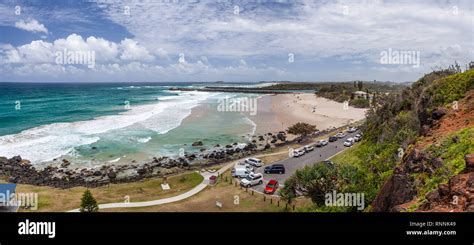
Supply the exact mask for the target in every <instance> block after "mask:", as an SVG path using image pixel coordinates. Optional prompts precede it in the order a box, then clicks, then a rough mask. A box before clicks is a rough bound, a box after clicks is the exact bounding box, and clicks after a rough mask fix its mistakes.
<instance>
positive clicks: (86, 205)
mask: <svg viewBox="0 0 474 245" xmlns="http://www.w3.org/2000/svg"><path fill="white" fill-rule="evenodd" d="M80 211H81V212H97V211H99V205H97V200H95V198H94V197H93V196H92V193H91V192H90V191H89V189H87V190H86V191H85V192H84V194H83V195H82V198H81V208H80Z"/></svg>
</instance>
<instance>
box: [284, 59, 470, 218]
mask: <svg viewBox="0 0 474 245" xmlns="http://www.w3.org/2000/svg"><path fill="white" fill-rule="evenodd" d="M470 68H472V67H470ZM356 86H357V85H356ZM340 89H342V88H340ZM473 89H474V69H468V70H465V71H461V70H460V69H459V67H458V66H456V65H454V66H450V67H448V68H446V69H440V70H437V71H433V72H431V73H429V74H426V75H425V76H423V77H422V78H420V79H419V80H418V81H417V82H415V83H414V84H413V85H412V86H411V87H409V88H406V89H404V90H403V91H401V92H400V93H397V94H381V95H380V96H377V100H376V102H375V103H373V104H372V106H371V107H370V108H369V110H368V112H367V116H366V120H365V122H364V124H363V125H362V126H361V129H362V131H363V132H364V139H363V141H362V142H360V143H359V144H357V145H355V146H353V147H352V148H351V149H348V150H347V151H345V152H343V153H341V154H339V155H337V156H335V157H333V158H332V159H331V160H332V161H333V162H334V163H335V166H328V165H327V164H315V165H314V166H313V167H307V168H305V169H302V170H299V171H297V173H296V174H295V175H294V176H292V177H291V178H289V179H288V180H287V181H286V182H285V189H284V192H283V193H284V194H286V195H287V196H288V193H290V198H291V194H292V193H303V195H305V196H309V197H311V199H312V200H313V202H314V204H315V207H313V208H312V209H311V210H313V211H314V210H316V211H328V208H327V207H323V206H322V205H321V204H322V203H321V199H320V197H321V194H322V192H324V191H328V190H331V189H335V190H337V191H338V192H362V193H364V194H365V201H366V203H368V204H371V205H366V209H365V210H366V211H369V210H374V211H400V210H414V209H413V208H412V209H407V208H406V207H404V206H402V204H404V203H408V202H410V201H413V200H415V201H414V202H415V204H414V205H415V206H417V207H419V206H420V205H422V204H423V202H425V201H424V200H425V199H426V197H425V195H426V194H427V193H430V192H432V191H435V190H436V188H438V185H439V184H442V183H446V182H447V181H448V180H449V179H450V178H452V177H453V176H455V175H456V174H458V173H459V172H460V171H461V170H463V169H464V166H465V160H464V156H465V155H466V154H469V153H473V152H474V147H473V146H474V141H473V140H472V139H473V138H474V125H473V124H474V122H473V121H472V116H469V115H471V114H472V113H473V111H472V110H473V108H472V107H473V96H472V90H473ZM334 90H335V89H334ZM324 91H326V92H327V90H324ZM470 91H471V92H470ZM470 94H471V95H470ZM457 107H459V108H457ZM447 114H449V115H450V116H449V117H448V116H446V115H447ZM445 121H447V122H445ZM452 124H455V125H458V126H457V127H455V128H453V126H452ZM445 125H447V126H445ZM450 127H451V128H450ZM423 142H424V144H422V143H423ZM348 166H349V167H348ZM345 168H347V169H349V170H350V171H349V170H347V169H345ZM344 172H345V174H342V173H344ZM393 186H398V187H397V188H394V187H393ZM316 187H317V188H318V189H319V192H312V191H311V190H313V188H316ZM303 190H304V191H303ZM415 209H416V208H415ZM330 210H331V209H330ZM332 210H334V209H332ZM338 210H340V208H339V209H338Z"/></svg>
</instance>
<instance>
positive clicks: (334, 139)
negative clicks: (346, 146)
mask: <svg viewBox="0 0 474 245" xmlns="http://www.w3.org/2000/svg"><path fill="white" fill-rule="evenodd" d="M337 139H338V138H337V137H336V136H330V137H329V139H328V141H329V142H334V141H337Z"/></svg>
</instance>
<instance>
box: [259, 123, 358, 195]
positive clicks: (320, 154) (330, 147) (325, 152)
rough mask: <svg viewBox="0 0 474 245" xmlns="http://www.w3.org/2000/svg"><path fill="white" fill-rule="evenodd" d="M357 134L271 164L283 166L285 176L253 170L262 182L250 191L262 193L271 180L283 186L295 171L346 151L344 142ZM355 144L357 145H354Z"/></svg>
mask: <svg viewBox="0 0 474 245" xmlns="http://www.w3.org/2000/svg"><path fill="white" fill-rule="evenodd" d="M357 133H358V132H355V133H347V132H345V134H346V137H344V138H342V139H339V140H337V141H335V142H329V144H327V145H326V146H323V147H316V148H315V149H314V150H313V151H311V152H309V153H306V154H304V155H303V156H301V157H297V158H287V159H284V160H281V161H277V162H274V163H272V164H283V165H284V166H285V174H265V173H263V169H264V167H265V166H263V167H260V168H257V169H255V173H261V174H263V179H264V182H263V184H261V185H256V186H253V187H252V189H254V190H256V191H259V192H263V189H264V188H265V185H266V183H267V182H268V181H270V180H271V179H275V180H277V181H278V183H279V184H280V187H281V186H282V185H283V183H284V182H285V180H286V179H287V178H288V177H290V176H291V175H293V174H294V173H295V172H296V170H297V169H300V168H303V167H304V166H306V165H311V164H314V163H315V162H319V161H324V160H327V159H328V158H330V157H332V156H334V155H336V154H337V153H339V152H341V151H343V150H345V149H347V148H348V147H346V146H344V141H345V140H346V139H347V138H349V137H354V136H355V135H356V134H357ZM356 144H357V143H356Z"/></svg>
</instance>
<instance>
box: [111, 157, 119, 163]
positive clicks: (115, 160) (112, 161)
mask: <svg viewBox="0 0 474 245" xmlns="http://www.w3.org/2000/svg"><path fill="white" fill-rule="evenodd" d="M120 159H122V158H121V157H119V158H116V159H113V160H110V161H109V163H114V162H118V161H120Z"/></svg>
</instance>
